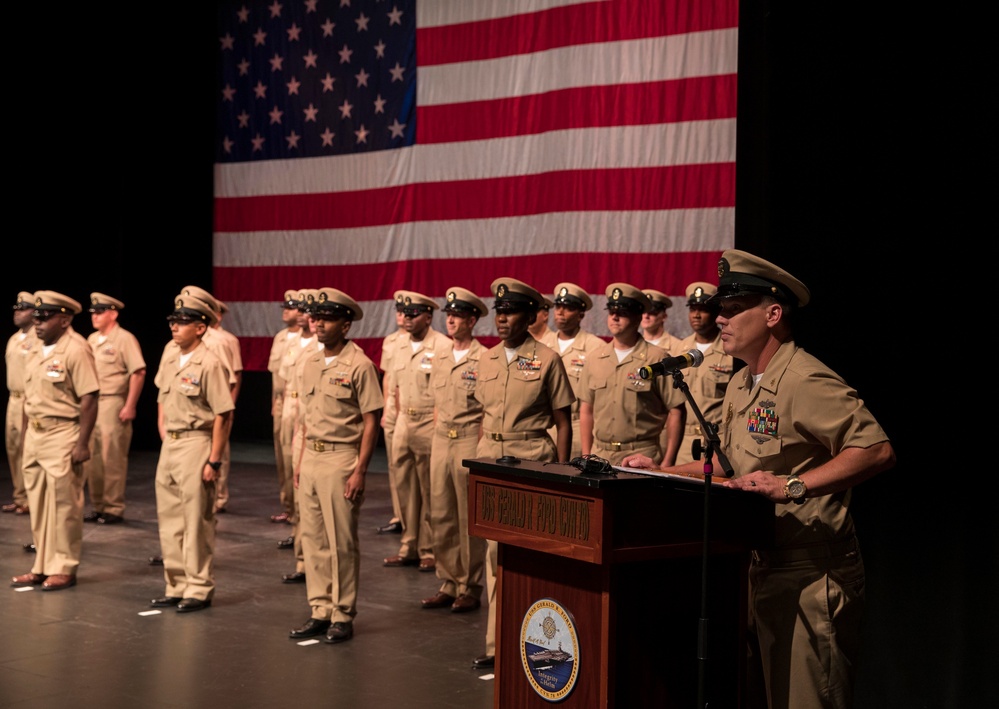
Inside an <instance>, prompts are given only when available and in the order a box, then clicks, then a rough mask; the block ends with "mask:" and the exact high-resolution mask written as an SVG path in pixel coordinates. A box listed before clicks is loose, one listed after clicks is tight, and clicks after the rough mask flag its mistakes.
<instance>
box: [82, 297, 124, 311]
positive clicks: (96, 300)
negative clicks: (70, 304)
mask: <svg viewBox="0 0 999 709" xmlns="http://www.w3.org/2000/svg"><path fill="white" fill-rule="evenodd" d="M124 307H125V304H124V303H122V302H121V301H120V300H118V299H117V298H112V297H111V296H109V295H104V294H103V293H91V294H90V312H92V313H103V312H104V311H105V310H121V309H122V308H124Z"/></svg>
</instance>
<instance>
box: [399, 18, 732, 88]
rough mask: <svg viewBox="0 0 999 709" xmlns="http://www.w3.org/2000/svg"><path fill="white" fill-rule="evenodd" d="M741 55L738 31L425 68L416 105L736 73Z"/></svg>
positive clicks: (421, 70) (583, 46)
mask: <svg viewBox="0 0 999 709" xmlns="http://www.w3.org/2000/svg"><path fill="white" fill-rule="evenodd" d="M738 55H739V31H738V29H736V28H732V29H724V30H709V31H707V32H690V33H687V34H678V35H671V36H669V37H653V38H651V39H635V40H627V41H623V42H601V43H596V44H580V45H573V46H570V47H559V48H557V49H549V50H547V51H543V52H533V53H530V54H517V55H514V56H512V57H501V58H499V59H487V60H483V61H473V62H458V63H454V64H441V65H436V66H421V67H420V68H419V77H418V79H417V82H416V96H417V105H418V106H435V105H437V104H450V103H464V102H466V101H486V100H491V99H502V98H510V97H517V96H531V95H534V94H542V93H547V92H549V91H558V90H561V89H570V88H577V87H581V86H615V85H621V84H639V83H647V82H651V81H669V80H672V79H690V78H694V77H700V76H720V75H724V74H735V73H736V71H737V69H738Z"/></svg>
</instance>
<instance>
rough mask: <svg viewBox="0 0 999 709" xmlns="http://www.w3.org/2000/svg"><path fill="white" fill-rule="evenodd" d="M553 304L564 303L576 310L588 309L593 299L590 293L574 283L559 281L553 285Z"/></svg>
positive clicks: (591, 305)
mask: <svg viewBox="0 0 999 709" xmlns="http://www.w3.org/2000/svg"><path fill="white" fill-rule="evenodd" d="M552 302H553V303H554V304H555V305H564V306H566V307H569V308H575V309H576V310H583V311H586V310H589V309H590V308H592V307H593V299H592V298H590V294H589V293H587V292H586V291H585V290H583V289H582V288H580V287H579V286H577V285H576V284H575V283H559V284H558V285H557V286H555V299H554V300H553V301H552Z"/></svg>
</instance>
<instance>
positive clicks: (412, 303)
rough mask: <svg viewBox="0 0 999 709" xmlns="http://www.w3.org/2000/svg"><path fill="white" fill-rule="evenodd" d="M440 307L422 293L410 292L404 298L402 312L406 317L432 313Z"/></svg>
mask: <svg viewBox="0 0 999 709" xmlns="http://www.w3.org/2000/svg"><path fill="white" fill-rule="evenodd" d="M439 307H440V306H439V305H437V302H436V301H435V300H434V299H433V298H428V297H427V296H425V295H423V294H422V293H416V292H414V291H411V290H408V291H405V292H404V293H403V296H402V312H403V313H405V314H406V315H419V314H420V313H432V312H434V311H435V310H437V309H438V308H439Z"/></svg>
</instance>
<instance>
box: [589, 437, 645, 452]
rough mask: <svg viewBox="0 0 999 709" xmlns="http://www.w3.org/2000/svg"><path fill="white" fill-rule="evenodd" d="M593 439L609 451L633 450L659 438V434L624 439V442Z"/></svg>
mask: <svg viewBox="0 0 999 709" xmlns="http://www.w3.org/2000/svg"><path fill="white" fill-rule="evenodd" d="M594 440H596V441H597V443H599V444H600V447H601V448H606V449H607V450H610V451H633V450H635V449H636V448H644V447H645V446H647V445H648V444H649V443H650V442H651V441H657V440H659V436H654V437H652V438H639V439H638V440H637V441H626V442H624V443H622V442H621V441H601V440H600V439H599V438H596V439H594Z"/></svg>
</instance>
